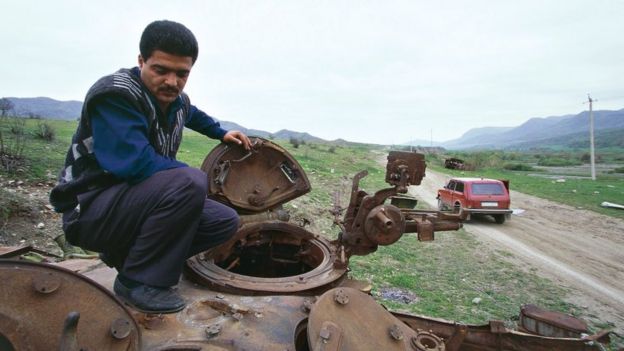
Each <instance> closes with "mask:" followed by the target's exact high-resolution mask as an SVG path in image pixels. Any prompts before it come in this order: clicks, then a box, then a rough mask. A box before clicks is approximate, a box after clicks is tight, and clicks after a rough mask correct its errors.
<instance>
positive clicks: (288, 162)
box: [201, 137, 310, 213]
mask: <svg viewBox="0 0 624 351" xmlns="http://www.w3.org/2000/svg"><path fill="white" fill-rule="evenodd" d="M250 139H251V150H249V151H247V150H245V149H244V148H242V147H241V146H238V145H229V144H223V143H222V144H220V145H218V146H217V147H215V148H214V149H213V150H212V151H211V152H210V153H209V154H208V156H206V159H205V160H204V163H203V164H202V166H201V169H202V170H203V171H204V172H206V173H207V174H208V184H209V186H208V196H210V197H213V198H216V199H217V200H219V201H221V202H224V203H227V204H229V205H231V206H232V207H234V208H235V209H237V210H239V211H240V212H243V213H245V212H246V213H250V212H251V213H256V212H264V211H267V210H269V209H272V208H274V207H276V206H278V205H281V204H283V203H286V202H287V201H289V200H292V199H294V198H297V197H299V196H301V195H303V194H305V193H307V192H309V191H310V182H309V181H308V177H307V176H306V174H305V172H304V171H303V168H301V166H300V165H299V163H298V162H297V161H296V160H295V159H294V158H293V157H292V156H291V155H290V154H289V153H288V151H286V150H285V149H284V148H282V147H280V146H279V145H277V144H275V143H273V142H271V141H269V140H266V139H263V138H258V137H252V138H250Z"/></svg>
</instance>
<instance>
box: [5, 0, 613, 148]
mask: <svg viewBox="0 0 624 351" xmlns="http://www.w3.org/2000/svg"><path fill="white" fill-rule="evenodd" d="M0 13H1V14H2V15H1V16H0V45H1V47H2V53H1V54H0V57H1V65H0V97H2V96H12V97H35V96H47V97H51V98H54V99H57V100H80V101H82V100H83V98H84V95H85V93H86V91H87V90H88V88H89V87H90V86H91V84H93V83H94V82H95V81H96V80H97V79H98V78H99V77H101V76H103V75H106V74H109V73H112V72H113V71H115V70H117V69H118V68H121V67H131V66H134V65H136V60H137V55H138V42H139V38H140V35H141V32H142V31H143V28H144V27H145V26H146V25H147V24H148V23H149V22H151V21H153V20H156V19H170V20H174V21H178V22H181V23H183V24H185V25H186V26H187V27H189V29H191V30H192V31H193V32H194V33H195V36H196V37H197V39H198V41H199V47H200V51H199V59H198V61H197V62H196V64H195V66H194V68H193V71H192V73H191V76H190V78H189V82H188V84H187V87H186V90H185V91H186V92H187V93H188V94H189V95H190V97H191V101H192V102H193V103H194V104H195V105H197V106H198V107H199V108H201V109H203V110H204V111H206V112H207V113H208V114H210V115H213V116H215V117H217V118H218V119H221V120H227V121H233V122H236V123H238V124H241V125H243V126H245V127H247V128H255V129H262V130H266V131H269V132H276V131H278V130H280V129H291V130H296V131H305V132H309V133H310V134H313V135H315V136H318V137H321V138H324V139H328V140H333V139H337V138H343V139H347V140H350V141H360V142H373V143H383V144H393V143H401V142H406V141H408V140H412V139H425V140H430V138H431V137H433V140H434V141H444V140H449V139H454V138H457V137H459V136H461V135H462V134H463V133H464V132H466V131H467V130H469V129H471V128H476V127H484V126H517V125H520V124H522V123H523V122H525V121H526V120H528V119H529V118H532V117H547V116H554V115H565V114H576V113H579V112H581V111H582V110H586V109H588V107H587V104H583V101H585V100H586V99H587V93H591V94H592V97H593V98H595V99H598V102H597V103H596V104H595V107H594V108H595V109H605V110H616V109H622V108H624V1H622V0H591V1H590V0H587V1H578V0H560V1H548V0H539V1H534V0H517V1H516V0H507V1H495V0H491V1H479V0H466V1H460V0H455V1H416V0H413V1H392V0H384V1H340V0H333V1H287V0H283V1H237V0H224V1H212V0H203V1H182V0H177V1H160V0H151V1H140V0H133V1H115V0H108V1H82V0H81V1H66V0H55V1H32V0H19V1H17V0H12V1H11V0H0Z"/></svg>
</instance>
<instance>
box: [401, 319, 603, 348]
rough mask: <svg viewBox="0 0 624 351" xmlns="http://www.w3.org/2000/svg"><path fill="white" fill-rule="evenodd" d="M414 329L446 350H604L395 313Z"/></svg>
mask: <svg viewBox="0 0 624 351" xmlns="http://www.w3.org/2000/svg"><path fill="white" fill-rule="evenodd" d="M392 314H393V315H394V316H396V317H397V318H398V319H400V320H401V321H402V322H404V323H405V324H407V325H408V326H409V327H410V328H412V329H421V330H428V331H430V332H431V333H433V334H435V335H436V336H438V337H440V338H442V339H443V340H444V341H445V343H446V346H447V350H457V351H479V350H480V351H588V350H603V348H602V347H601V346H600V345H599V344H598V343H597V342H595V341H593V340H594V339H592V338H591V337H587V338H553V337H545V336H539V335H532V334H527V333H522V332H519V331H514V330H509V329H507V328H505V327H504V325H502V323H500V322H498V321H492V322H490V323H489V324H487V325H465V324H459V323H456V322H452V321H446V320H443V319H437V318H430V317H424V316H417V315H412V314H405V313H395V312H393V313H392Z"/></svg>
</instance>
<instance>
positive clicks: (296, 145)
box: [290, 137, 303, 149]
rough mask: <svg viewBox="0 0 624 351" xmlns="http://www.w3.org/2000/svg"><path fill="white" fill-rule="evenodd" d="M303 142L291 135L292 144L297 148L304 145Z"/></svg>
mask: <svg viewBox="0 0 624 351" xmlns="http://www.w3.org/2000/svg"><path fill="white" fill-rule="evenodd" d="M302 144H303V143H302V142H301V140H299V139H297V138H295V137H290V145H292V146H293V147H294V148H295V149H297V148H299V145H302Z"/></svg>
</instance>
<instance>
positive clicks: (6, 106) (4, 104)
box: [0, 98, 15, 117]
mask: <svg viewBox="0 0 624 351" xmlns="http://www.w3.org/2000/svg"><path fill="white" fill-rule="evenodd" d="M13 107H15V105H13V102H12V101H11V100H9V99H7V98H2V99H0V111H2V117H4V116H6V115H7V113H8V112H9V111H11V110H12V109H13Z"/></svg>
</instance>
